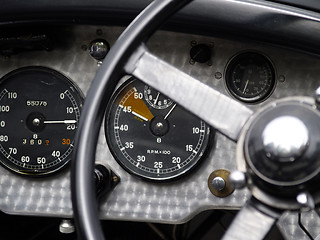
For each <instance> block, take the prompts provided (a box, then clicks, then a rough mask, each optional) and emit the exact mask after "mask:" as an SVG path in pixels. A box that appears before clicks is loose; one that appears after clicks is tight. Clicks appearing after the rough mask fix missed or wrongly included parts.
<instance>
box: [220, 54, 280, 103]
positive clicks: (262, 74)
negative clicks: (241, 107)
mask: <svg viewBox="0 0 320 240" xmlns="http://www.w3.org/2000/svg"><path fill="white" fill-rule="evenodd" d="M226 84H227V88H228V90H229V91H230V93H231V94H232V95H233V96H234V97H236V98H237V99H239V100H241V101H244V102H248V103H255V102H260V101H263V100H265V99H266V98H267V97H268V96H269V95H270V94H271V93H272V91H273V89H274V87H275V72H274V68H273V65H272V64H271V62H270V61H269V60H268V58H266V57H265V56H263V55H261V54H258V53H251V52H249V53H243V54H240V55H238V56H236V57H235V58H233V59H232V60H231V61H230V63H229V64H228V67H227V70H226Z"/></svg>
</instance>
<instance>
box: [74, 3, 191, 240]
mask: <svg viewBox="0 0 320 240" xmlns="http://www.w3.org/2000/svg"><path fill="white" fill-rule="evenodd" d="M190 1H191V0H156V1H154V2H152V3H151V4H150V5H149V6H148V7H147V8H146V9H145V10H144V11H143V12H142V13H141V14H140V15H139V16H138V17H137V18H136V19H135V20H134V21H133V22H132V23H131V24H130V26H129V27H128V28H127V29H126V31H125V32H124V33H123V34H122V35H121V36H120V38H119V39H118V40H117V42H116V43H115V45H114V46H113V47H112V49H111V50H110V52H109V53H108V56H107V57H106V59H105V60H104V62H103V64H102V66H101V67H100V69H99V71H98V73H97V75H96V77H95V79H94V81H93V84H92V86H91V88H90V90H89V92H88V94H87V97H86V100H85V103H84V106H83V109H82V114H81V119H80V123H79V127H78V131H77V136H76V140H75V150H74V157H73V159H74V161H73V164H72V171H71V191H72V204H73V210H74V218H75V224H76V229H77V232H78V235H79V237H80V238H81V239H95V240H96V239H104V236H103V231H102V228H101V225H100V222H99V217H98V215H99V214H98V204H97V200H96V193H95V187H94V179H93V172H94V162H95V161H94V160H95V152H96V146H97V141H98V136H99V131H100V126H101V123H102V120H103V116H104V112H105V108H106V105H107V103H108V101H109V99H110V97H111V95H112V93H113V91H114V89H115V87H116V85H117V83H118V81H119V79H121V77H123V76H124V75H125V74H126V72H125V70H124V66H125V64H127V61H128V59H129V57H130V56H131V55H132V53H133V52H134V51H135V49H137V48H138V47H139V46H140V45H141V44H142V43H143V42H145V41H146V40H147V39H148V38H149V37H150V36H151V35H152V34H153V33H154V32H155V31H156V30H157V29H158V28H159V27H160V26H161V25H162V24H163V23H164V22H165V20H166V19H168V18H169V17H170V16H171V15H172V14H174V13H175V12H176V11H178V10H179V9H180V8H182V7H183V6H185V5H186V4H188V3H189V2H190Z"/></svg>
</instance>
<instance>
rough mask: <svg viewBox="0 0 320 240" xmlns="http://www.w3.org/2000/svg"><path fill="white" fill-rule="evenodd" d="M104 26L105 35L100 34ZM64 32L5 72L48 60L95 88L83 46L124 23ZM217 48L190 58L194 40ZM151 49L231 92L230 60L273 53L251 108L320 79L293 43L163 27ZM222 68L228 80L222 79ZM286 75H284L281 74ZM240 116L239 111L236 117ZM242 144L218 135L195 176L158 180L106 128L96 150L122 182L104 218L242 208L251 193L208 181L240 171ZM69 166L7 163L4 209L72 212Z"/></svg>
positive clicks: (2, 66)
mask: <svg viewBox="0 0 320 240" xmlns="http://www.w3.org/2000/svg"><path fill="white" fill-rule="evenodd" d="M97 29H101V30H102V35H97ZM60 31H61V32H59V33H58V34H60V35H62V36H64V37H63V38H62V39H60V41H59V42H57V44H56V47H55V49H54V50H52V51H33V52H25V53H20V54H17V55H12V56H10V57H0V76H1V77H2V76H3V75H5V74H6V73H8V72H10V71H12V70H14V69H17V68H19V67H24V66H30V65H34V66H46V67H50V68H53V69H55V70H57V71H60V72H61V73H63V74H64V75H66V76H68V77H69V78H71V79H72V80H73V81H74V82H75V83H76V84H77V85H78V86H79V87H80V89H81V90H82V91H83V93H84V95H85V94H86V92H87V91H88V89H89V87H90V84H91V82H92V80H93V78H94V76H95V73H96V71H97V69H98V68H99V63H98V62H97V61H96V60H94V59H93V58H92V57H91V56H90V55H89V53H88V50H87V49H86V48H85V47H84V46H88V44H89V43H90V42H91V41H92V40H94V39H97V38H104V39H106V40H107V41H108V42H109V43H110V45H111V46H112V44H113V43H114V42H115V40H116V39H117V37H118V36H119V35H120V34H121V32H122V31H123V28H118V27H101V26H99V27H95V26H68V27H63V28H61V30H60ZM194 43H204V44H211V45H212V46H213V53H212V59H211V61H210V63H209V64H200V63H194V64H191V63H190V56H189V51H190V49H191V44H194ZM148 47H149V49H150V51H151V52H152V53H154V54H156V55H157V56H159V57H160V58H162V59H163V60H165V61H167V62H169V63H171V64H173V65H174V66H176V67H177V68H179V69H181V70H182V71H184V72H185V73H187V74H189V75H191V76H193V77H195V78H197V79H199V80H201V81H202V82H204V83H205V84H207V85H209V86H211V87H212V88H214V89H216V90H218V91H220V92H221V93H223V94H225V95H227V96H230V94H229V93H228V90H227V89H226V86H225V82H224V73H225V70H226V66H227V64H228V61H229V60H230V59H231V58H232V57H233V56H234V55H236V54H239V53H241V52H245V51H256V52H260V53H262V54H265V55H266V56H268V57H269V58H270V59H271V60H272V62H273V64H274V66H275V68H276V78H277V80H278V81H277V86H276V88H275V90H274V92H273V93H272V95H271V96H270V98H269V99H267V100H266V101H265V102H263V103H260V104H251V105H247V106H248V107H249V108H251V109H252V110H256V109H258V108H259V107H260V106H262V105H264V104H266V103H269V102H270V101H272V100H274V99H278V98H282V97H286V96H297V95H304V96H312V95H313V93H314V90H315V89H316V88H317V87H318V85H320V84H319V83H320V81H319V80H318V76H320V68H318V66H320V60H319V59H317V58H315V57H313V56H310V55H306V54H304V53H301V52H294V51H292V50H290V49H284V48H279V47H275V46H273V47H270V46H267V45H261V44H259V43H255V42H247V41H240V40H239V41H236V40H227V39H222V38H214V37H206V36H200V35H189V34H183V33H172V32H165V31H159V32H157V33H156V34H155V35H154V36H153V37H152V38H151V39H150V41H149V42H148ZM216 73H220V74H221V75H222V78H221V79H219V78H216V77H215V75H216ZM280 78H281V79H282V80H283V79H285V80H284V81H279V79H280ZM231 117H236V116H231ZM235 149H236V143H234V142H232V141H231V140H230V139H228V138H226V137H225V136H223V135H221V134H216V139H215V141H214V144H213V147H212V148H211V149H210V150H209V153H208V156H207V157H206V158H205V159H204V160H203V161H202V163H201V164H200V166H198V167H197V168H196V169H195V170H194V171H193V172H192V173H191V174H189V175H187V176H185V177H183V178H181V179H179V180H176V181H172V182H168V183H152V182H146V181H143V180H140V179H138V178H136V177H134V176H131V175H130V174H128V173H127V172H126V171H125V170H123V169H122V168H121V167H120V166H119V164H118V163H117V162H116V161H115V160H114V159H113V157H112V155H111V153H110V151H109V149H108V146H107V144H106V140H105V137H104V129H103V128H102V129H101V131H100V138H99V142H98V148H97V153H96V162H97V163H101V164H103V165H107V166H109V167H110V168H112V170H113V171H114V172H115V173H116V174H117V175H119V176H120V178H121V182H120V184H118V185H117V186H116V188H115V189H114V190H113V192H112V193H111V194H110V195H109V196H107V197H105V198H103V199H102V201H101V204H100V217H101V218H102V219H119V220H134V221H150V222H162V223H182V222H185V221H187V220H189V219H190V218H192V217H193V216H194V215H196V214H198V213H199V212H201V211H204V210H209V209H239V208H240V207H241V206H242V205H243V204H244V202H245V201H246V200H247V199H248V197H249V196H250V194H249V192H248V191H247V190H236V191H235V192H234V193H233V194H232V195H230V196H228V197H226V198H218V197H215V196H213V195H212V194H211V192H210V190H209V188H208V186H207V180H208V177H209V175H210V173H211V172H213V171H214V170H216V169H221V168H223V169H227V170H229V171H232V170H235V169H236V163H235ZM69 171H70V170H69V166H68V167H67V168H66V169H64V170H62V171H61V172H59V173H57V174H55V175H52V176H50V177H44V178H30V177H26V176H18V175H16V174H13V173H11V172H9V171H8V170H6V169H4V168H3V167H1V166H0V196H1V198H0V209H1V210H2V211H4V212H7V213H10V214H20V215H37V216H56V217H65V218H71V217H72V204H71V192H70V172H69Z"/></svg>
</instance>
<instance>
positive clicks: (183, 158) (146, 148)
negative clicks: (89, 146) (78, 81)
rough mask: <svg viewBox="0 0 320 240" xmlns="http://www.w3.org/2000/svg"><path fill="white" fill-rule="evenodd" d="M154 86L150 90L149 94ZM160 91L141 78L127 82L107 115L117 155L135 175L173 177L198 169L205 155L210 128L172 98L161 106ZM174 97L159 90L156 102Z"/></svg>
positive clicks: (110, 144) (161, 177)
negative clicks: (155, 105)
mask: <svg viewBox="0 0 320 240" xmlns="http://www.w3.org/2000/svg"><path fill="white" fill-rule="evenodd" d="M148 90H149V92H148ZM151 92H155V93H157V92H156V91H154V90H153V89H151V88H150V87H149V86H146V85H145V84H143V83H142V82H140V81H138V80H132V81H129V82H127V83H125V84H124V85H122V86H121V87H120V88H119V89H118V90H117V92H116V93H115V94H114V96H113V98H112V100H111V101H110V103H109V107H108V110H107V113H106V122H105V129H106V138H107V142H108V144H109V147H110V149H111V152H112V153H113V155H114V157H115V159H116V160H117V161H118V162H119V163H120V164H121V165H122V166H123V167H124V168H125V169H126V170H127V171H128V172H130V173H132V174H135V175H137V176H139V177H143V178H146V179H150V180H157V181H159V180H168V179H173V178H176V177H179V176H181V175H183V174H185V173H187V172H188V171H189V170H190V169H192V168H193V167H194V166H195V165H197V163H198V162H199V161H200V159H201V158H203V157H204V153H205V150H206V148H207V145H208V142H209V136H210V128H209V127H208V126H207V125H206V123H205V122H204V121H202V120H200V119H199V118H197V117H196V116H194V115H192V114H190V113H189V112H187V111H185V110H184V109H182V108H181V107H179V106H178V105H176V104H175V103H174V102H172V101H171V100H168V102H167V105H166V107H164V108H155V107H154V106H153V105H152V104H150V102H149V101H148V100H150V99H149V96H150V93H151ZM159 99H161V101H162V100H163V99H168V98H167V97H166V96H162V95H161V94H160V93H157V94H155V98H154V99H152V100H153V101H152V103H154V102H156V103H157V101H159Z"/></svg>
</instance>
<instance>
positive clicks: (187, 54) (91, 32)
mask: <svg viewBox="0 0 320 240" xmlns="http://www.w3.org/2000/svg"><path fill="white" fill-rule="evenodd" d="M124 29H125V28H124V27H121V26H106V25H95V24H76V25H75V24H74V25H66V24H49V25H43V24H41V25H38V26H30V27H29V26H28V27H26V28H20V27H16V28H13V29H10V31H8V33H5V34H4V35H3V36H1V35H0V53H1V55H0V66H1V67H0V77H1V80H0V109H1V111H0V127H1V134H0V135H1V136H0V151H1V154H0V162H1V166H0V182H1V184H0V196H2V197H1V198H0V210H1V211H3V212H5V213H7V214H10V215H11V214H12V215H29V216H44V217H59V218H65V219H71V218H72V217H73V210H72V201H71V188H70V165H71V162H72V144H73V140H74V136H75V132H76V129H77V127H78V125H77V124H78V121H79V116H80V115H81V107H82V104H83V101H84V100H85V97H86V94H87V92H88V90H89V88H90V86H91V83H92V81H93V79H94V77H95V75H96V73H97V71H98V70H99V68H100V66H101V63H102V62H101V61H102V60H103V57H104V56H103V57H101V55H99V54H100V53H101V52H102V54H104V53H106V54H107V52H108V51H109V48H110V47H112V46H113V44H114V43H115V41H116V40H117V39H118V37H119V36H120V35H121V33H122V32H123V31H124ZM97 43H98V45H95V44H97ZM99 44H100V45H99ZM147 47H148V49H149V50H150V52H151V53H153V54H155V55H157V56H159V58H161V59H162V60H164V61H166V62H168V63H170V64H172V65H173V66H175V67H177V68H179V69H180V70H182V71H183V72H185V73H186V74H188V75H190V76H192V77H194V78H196V79H199V80H200V81H201V82H203V83H205V84H206V85H208V86H210V87H212V88H213V89H215V90H217V91H219V92H220V93H221V94H223V95H226V96H229V97H231V98H233V99H235V100H236V101H239V102H241V103H243V104H245V105H246V106H247V107H248V108H249V109H251V110H252V111H257V110H259V109H261V108H262V107H264V106H266V105H267V104H269V103H271V102H272V101H274V100H277V99H281V98H284V97H290V96H314V94H315V90H316V89H317V88H318V87H319V79H318V76H319V75H320V68H318V66H319V65H320V60H319V58H318V57H317V56H316V55H315V54H309V53H307V52H303V51H300V50H295V49H294V48H292V47H281V46H279V45H275V44H267V43H264V42H261V41H257V40H251V39H248V38H241V37H239V38H236V37H229V36H227V35H224V34H221V33H217V34H213V35H212V34H208V35H206V34H194V33H188V32H186V33H184V32H178V31H172V30H171V31H170V30H165V29H164V30H159V31H157V32H156V33H155V34H154V35H153V36H152V37H151V38H150V40H149V41H148V43H147ZM101 49H102V50H101ZM97 52H98V55H95V53H97ZM32 71H33V72H32ZM28 72H32V74H33V75H32V76H31V77H30V79H32V81H33V82H32V83H31V82H29V80H28V79H27V77H25V76H26V74H27V73H28ZM41 74H44V75H43V76H42V75H41ZM46 74H49V75H50V74H53V75H54V76H55V77H56V79H55V80H54V83H52V84H51V82H50V84H51V86H50V84H49V83H48V82H47V83H45V85H49V88H48V89H52V92H51V91H50V90H45V89H44V88H41V87H33V86H36V85H37V84H38V83H39V82H44V81H45V79H46V77H47V75H46ZM12 76H20V78H19V79H18V80H15V79H13V77H12ZM16 79H17V78H16ZM10 81H11V83H12V84H11V86H10V87H11V89H13V90H8V91H5V89H8V86H9V85H10ZM14 81H17V82H14ZM48 81H49V80H48ZM50 81H51V80H50ZM59 81H64V83H66V84H67V85H68V87H67V88H68V89H72V91H71V90H69V92H64V91H65V90H64V89H65V88H61V89H58V90H53V87H52V85H58V83H57V82H59ZM132 81H133V82H132ZM163 81H165V79H164V80H163ZM29 84H34V85H31V86H30V85H29ZM128 84H129V85H128ZM130 84H131V85H130ZM134 84H135V85H134ZM70 86H71V88H70ZM73 90H74V91H73ZM130 91H131V92H130ZM62 93H64V94H63V95H61V94H62ZM15 94H17V95H15ZM55 94H56V95H55ZM20 96H24V98H23V100H21V102H14V101H15V100H16V99H19V101H20V99H21V98H20ZM51 96H52V97H51ZM10 99H11V100H10ZM128 99H129V100H128ZM130 99H131V100H130ZM10 101H11V102H10ZM28 101H29V102H28ZM126 101H127V102H126ZM70 104H71V105H70ZM31 105H32V106H31ZM40 105H41V106H40ZM44 105H45V106H44ZM51 106H52V107H51ZM49 107H50V108H49ZM129 107H130V108H129ZM48 108H49V109H48ZM9 109H10V110H11V111H10V110H9ZM30 109H31V110H30ZM34 109H36V110H34ZM39 109H40V110H39ZM42 109H45V110H42ZM11 113H12V114H11ZM35 113H36V115H35ZM10 114H11V115H10ZM30 114H33V115H32V116H31V118H32V120H33V122H32V121H31V123H28V121H29V120H28V117H30ZM37 114H38V115H37ZM148 114H149V115H148ZM8 115H9V116H8ZM158 115H159V116H162V117H164V118H163V119H161V120H159V121H158V122H157V124H158V125H155V126H154V127H153V126H151V123H152V121H151V119H153V118H154V116H158ZM169 115H170V118H172V120H170V119H169V117H168V116H169ZM49 116H51V119H49V118H50V117H49ZM235 117H236V116H235ZM14 118H19V121H17V123H16V125H12V126H13V127H8V126H9V125H10V123H13V122H14V121H15V120H16V119H14ZM20 118H21V119H20ZM22 118H23V120H24V121H25V122H23V121H22ZM167 118H168V119H169V120H167ZM173 119H175V120H173ZM192 119H193V120H192ZM20 120H21V121H20ZM36 120H39V122H40V123H36ZM50 120H51V121H64V122H60V123H57V122H51V123H52V124H50ZM174 121H176V122H174ZM191 121H194V122H192V123H190V122H191ZM149 122H150V123H149ZM168 122H169V123H168ZM39 124H40V125H39ZM42 124H44V125H45V124H47V125H50V127H51V125H53V127H52V128H50V129H49V127H47V126H46V127H44V125H43V128H41V126H42ZM139 124H142V125H143V124H144V127H142V125H139ZM166 124H169V125H168V127H167V128H165V127H166ZM188 124H189V125H190V126H189V125H188ZM149 125H150V127H149ZM157 126H158V128H157ZM160 126H161V127H160ZM163 126H164V127H163ZM176 126H177V127H176ZM179 126H181V129H180V128H179ZM19 127H21V130H20V129H18V128H19ZM68 127H70V129H68ZM71 128H72V129H71ZM131 128H132V129H134V131H133V132H131ZM43 129H45V130H43ZM114 129H117V130H118V131H115V130H114ZM128 129H130V131H128ZM172 129H174V130H176V131H179V136H178V135H177V134H172V136H171V135H170V136H169V134H168V132H169V133H170V132H171V131H173V130H172ZM150 132H151V133H152V134H150ZM23 134H25V136H24V135H23ZM34 134H38V135H39V136H38V135H37V136H34ZM183 134H185V135H183ZM181 135H182V136H181ZM6 136H7V138H8V139H6ZM117 137H118V138H117ZM11 139H15V140H14V141H11ZM24 139H27V140H28V144H25V145H23V143H22V142H23V141H24ZM63 139H64V140H65V141H67V140H68V141H69V143H67V142H65V144H64V143H62V142H61V141H63ZM119 139H120V140H119ZM199 139H201V141H200V140H199ZM9 140H10V141H9ZM27 140H26V141H27ZM31 140H34V141H35V142H36V145H37V143H39V142H38V141H39V140H41V144H40V143H39V144H38V146H37V147H35V146H31V145H34V141H33V143H32V144H31V142H30V141H31ZM46 140H48V141H49V140H50V144H51V142H59V141H60V145H58V146H53V148H50V149H49V150H48V149H45V146H44V144H45V141H46ZM159 141H160V142H159ZM162 141H167V142H166V143H165V144H166V145H162V144H164V143H163V142H162ZM8 142H9V143H10V144H9V143H8ZM141 142H142V143H141ZM138 145H139V147H138ZM66 146H67V147H66ZM70 146H71V147H70ZM159 146H160V147H159ZM190 146H191V147H190ZM122 148H123V149H122ZM164 149H165V150H164ZM148 151H149V152H148ZM157 151H167V152H166V153H165V152H163V153H160V154H158V153H156V152H157ZM20 152H24V153H23V155H19V154H20ZM43 152H45V153H43ZM26 154H27V155H26ZM44 154H47V155H48V156H50V157H51V159H52V160H50V164H49V165H48V167H47V166H46V165H44V162H42V160H43V159H42V157H43V155H44ZM14 155H16V156H18V155H19V158H17V159H19V161H18V162H19V164H17V163H14V161H12V159H10V157H11V156H14ZM166 155H168V156H166ZM235 155H236V143H235V142H233V141H231V140H230V139H229V138H227V137H226V136H224V135H222V134H221V133H219V132H217V131H215V130H214V129H212V128H209V127H208V126H207V125H206V124H205V123H204V122H203V121H201V120H200V119H197V117H196V116H193V115H192V114H190V113H189V112H187V111H186V110H184V109H183V108H180V107H179V106H176V105H175V103H174V102H173V101H172V100H170V99H169V98H167V97H166V96H165V95H162V94H160V93H159V92H157V91H154V90H153V89H152V88H148V86H145V85H144V84H143V83H140V82H139V80H136V79H134V78H132V77H131V76H125V77H123V78H122V79H119V84H118V87H117V90H116V91H115V95H114V97H113V99H112V101H111V102H110V103H109V105H108V108H107V110H106V115H105V120H104V124H102V126H101V130H100V135H99V140H98V143H97V152H96V164H99V165H102V166H105V167H107V168H109V169H111V170H112V172H113V173H114V176H115V177H116V178H118V180H119V179H120V181H119V182H118V183H117V184H116V185H115V187H114V188H113V189H112V191H111V193H110V194H108V195H104V196H102V197H101V198H100V201H99V203H100V204H99V214H100V218H101V219H103V220H125V221H139V222H156V223H168V224H182V223H185V222H187V221H189V220H191V219H192V218H194V217H195V216H196V215H198V214H200V213H201V212H204V211H207V210H212V209H223V210H239V209H240V208H241V207H242V206H243V205H244V204H245V202H246V201H247V200H248V199H249V198H250V196H251V195H250V192H249V191H248V190H247V189H242V190H239V189H237V190H234V189H232V188H231V187H229V188H230V189H228V191H227V192H222V191H220V190H221V189H220V190H219V189H218V190H217V187H216V185H214V184H217V183H213V179H215V180H216V181H218V180H221V178H222V184H229V183H228V179H227V177H226V175H224V174H227V175H228V174H229V173H230V172H232V171H234V170H236V169H237V163H236V160H235ZM60 156H61V158H60ZM62 156H65V157H63V158H62ZM46 158H47V161H49V158H48V157H46ZM33 159H34V160H33ZM56 159H59V161H62V162H63V163H62V164H58V165H54V164H55V163H54V162H55V161H56ZM130 159H132V163H127V162H130ZM29 160H31V162H32V161H34V163H33V165H32V166H30V167H29V168H28V166H27V165H26V164H24V163H25V162H29ZM127 160H128V161H127ZM39 161H40V162H39ZM12 162H13V165H12ZM21 162H22V164H21ZM148 164H149V165H148ZM9 165H10V166H9ZM52 165H54V166H53V167H52ZM41 169H44V170H41ZM52 169H53V170H52ZM139 169H140V170H139ZM217 177H218V178H217ZM219 177H220V178H219ZM224 187H225V186H223V187H222V189H224ZM302 215H303V219H302V223H301V224H302V225H303V226H304V228H305V229H307V231H308V232H309V233H310V234H311V235H313V236H317V234H318V229H319V227H320V223H319V222H320V221H319V219H318V218H319V217H318V216H317V215H316V213H315V211H311V212H305V213H303V214H302ZM297 221H298V214H297V213H294V212H286V213H285V214H284V215H283V216H282V217H281V219H280V220H279V221H278V227H279V229H280V231H281V233H282V234H283V235H284V237H286V238H288V239H293V238H297V236H299V239H308V235H307V234H306V233H305V229H303V228H301V227H300V228H299V227H298V228H297V227H294V226H295V224H294V223H295V222H297ZM299 221H300V220H299Z"/></svg>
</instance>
